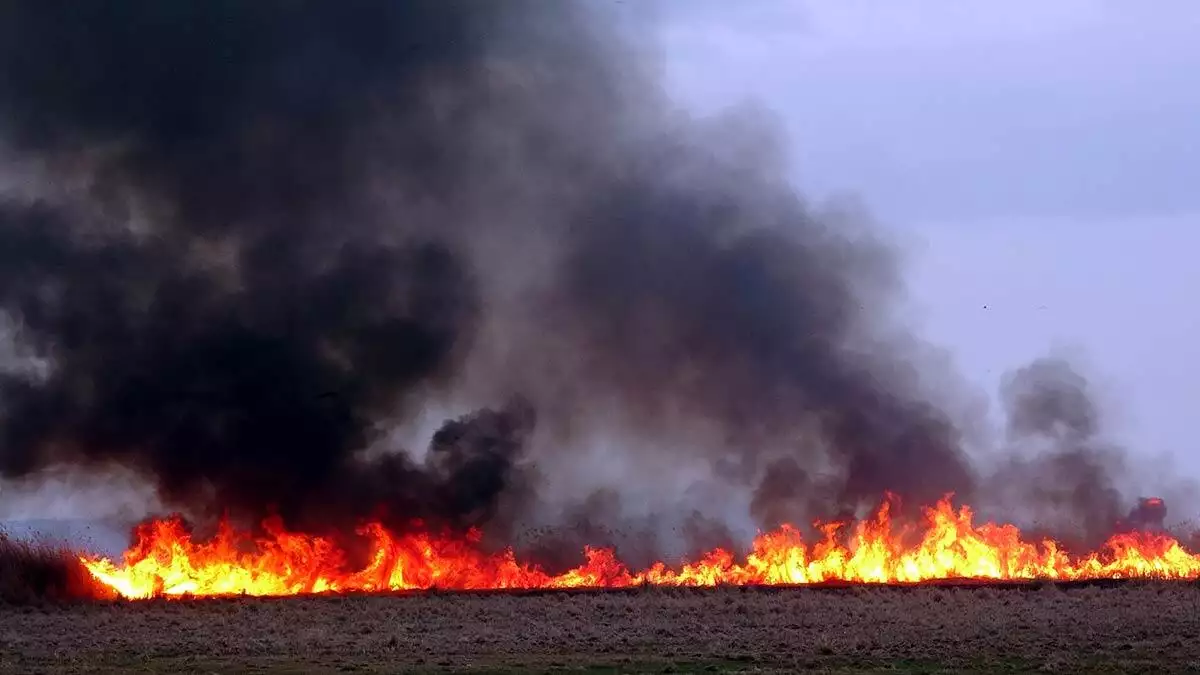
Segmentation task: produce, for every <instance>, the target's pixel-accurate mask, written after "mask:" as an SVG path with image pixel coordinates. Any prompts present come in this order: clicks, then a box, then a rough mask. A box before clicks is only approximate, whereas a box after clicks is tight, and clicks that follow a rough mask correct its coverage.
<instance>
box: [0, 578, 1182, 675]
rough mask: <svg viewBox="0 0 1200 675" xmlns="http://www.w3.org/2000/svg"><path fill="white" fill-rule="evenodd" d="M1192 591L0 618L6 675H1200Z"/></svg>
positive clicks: (390, 604)
mask: <svg viewBox="0 0 1200 675" xmlns="http://www.w3.org/2000/svg"><path fill="white" fill-rule="evenodd" d="M1197 636H1200V586H1197V585H1196V584H1185V583H1178V584H1172V583H1129V584H1123V585H1115V586H1114V585H1109V586H1097V585H1085V586H1075V587H1057V586H1052V585H1042V586H1036V587H1031V586H1015V587H1008V588H997V587H942V588H887V587H876V588H864V587H857V588H837V589H828V588H827V589H812V588H808V589H737V588H717V589H638V590H633V591H629V592H595V593H541V594H474V595H471V594H437V593H423V594H417V595H410V596H341V597H336V596H335V597H307V598H281V599H250V598H236V599H232V598H231V599H213V600H191V601H189V600H182V601H181V600H155V601H147V602H118V603H112V602H110V603H90V604H81V605H74V606H64V605H54V604H40V605H24V606H7V607H2V608H0V672H2V673H38V672H41V673H82V672H103V671H109V672H203V673H210V672H264V671H271V672H297V673H299V672H304V673H318V672H339V671H340V672H371V673H375V672H438V671H446V670H460V671H468V672H502V673H512V672H547V671H559V670H562V671H569V670H575V671H579V672H589V673H597V672H798V671H801V672H802V671H824V672H835V673H848V672H946V673H951V672H1010V673H1011V672H1034V671H1043V672H1056V673H1064V672H1188V671H1194V672H1200V639H1197Z"/></svg>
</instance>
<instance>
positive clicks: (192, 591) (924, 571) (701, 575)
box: [81, 498, 1200, 598]
mask: <svg viewBox="0 0 1200 675" xmlns="http://www.w3.org/2000/svg"><path fill="white" fill-rule="evenodd" d="M848 528H849V529H848ZM264 529H265V531H266V532H267V535H266V536H265V537H262V538H260V539H258V540H256V541H250V540H249V538H248V537H247V536H246V535H244V534H240V533H238V532H236V531H234V530H233V528H231V527H230V526H229V525H228V524H222V526H221V527H220V530H219V531H218V533H217V535H216V536H215V537H213V538H212V539H211V540H209V541H206V542H197V541H194V540H193V539H192V538H191V535H190V534H189V533H188V532H187V530H186V528H185V526H184V524H183V522H182V521H181V520H179V519H177V518H172V519H164V520H155V521H150V522H148V523H145V524H143V525H142V526H141V527H139V529H138V530H137V539H138V540H137V542H136V544H135V545H134V546H133V547H132V548H131V549H130V550H129V551H128V552H126V553H125V555H124V558H123V561H122V562H121V563H120V564H118V563H115V562H113V561H111V560H108V559H105V558H89V557H85V558H81V560H82V562H83V563H84V565H85V566H86V567H87V569H88V570H89V571H90V572H91V573H92V575H93V576H95V577H96V579H97V580H98V581H100V582H101V583H102V584H104V585H105V586H107V587H109V588H111V589H112V590H114V591H115V592H116V593H117V594H119V595H121V596H124V597H126V598H148V597H154V596H179V595H192V596H207V595H232V594H245V595H256V596H267V595H297V594H304V593H323V592H345V591H367V592H371V591H389V590H407V589H429V588H439V589H456V590H471V589H536V588H616V587H624V586H633V585H640V584H651V585H663V586H713V585H717V584H736V585H790V584H811V583H820V582H830V581H845V582H858V583H898V582H900V583H903V582H909V583H912V582H923V581H932V580H945V579H980V580H1023V579H1050V580H1080V579H1101V578H1139V577H1140V578H1146V577H1153V578H1170V579H1196V578H1200V555H1197V554H1194V553H1191V552H1189V551H1187V550H1185V549H1184V548H1183V547H1182V546H1181V545H1180V543H1179V542H1178V541H1177V540H1176V539H1174V538H1173V537H1171V536H1169V535H1166V534H1161V533H1148V532H1133V533H1123V534H1118V535H1114V536H1113V537H1112V538H1111V539H1109V540H1108V542H1107V543H1106V544H1105V546H1104V547H1103V549H1102V550H1101V551H1100V552H1097V553H1092V554H1089V555H1086V556H1082V557H1072V556H1069V555H1068V554H1066V553H1065V552H1063V551H1062V550H1061V549H1060V548H1059V547H1058V545H1056V544H1055V543H1054V542H1053V541H1049V540H1044V541H1041V542H1039V543H1036V544H1035V543H1030V542H1027V541H1024V540H1023V539H1022V538H1021V532H1020V530H1018V529H1017V528H1016V527H1015V526H1013V525H996V524H993V523H984V524H982V525H975V524H974V522H973V514H972V512H971V509H970V508H969V507H966V506H963V507H961V508H958V509H957V510H956V509H955V508H954V506H953V505H952V504H951V501H950V499H949V498H946V499H943V500H941V501H940V502H938V503H937V505H936V506H934V507H932V508H927V509H925V517H924V522H923V523H922V524H921V526H920V527H917V528H911V527H903V526H898V525H897V524H896V523H895V522H894V521H893V518H892V516H891V509H890V506H889V502H887V501H885V502H884V503H883V504H882V505H881V506H880V507H879V509H878V510H877V511H876V512H875V514H874V516H873V517H871V518H870V519H867V520H863V521H860V522H857V523H855V524H853V525H852V526H851V525H850V524H848V523H824V524H821V523H818V529H819V530H820V531H821V533H822V535H823V536H822V537H821V539H820V541H818V542H816V543H815V544H812V545H809V544H806V543H805V542H804V541H803V540H802V538H801V535H800V532H799V531H798V530H797V529H796V528H794V527H791V526H787V525H785V526H783V527H780V528H779V529H777V530H774V531H772V532H767V533H763V534H761V535H759V536H758V537H757V538H756V539H755V540H754V544H753V547H752V549H751V551H750V553H749V554H748V555H747V556H746V558H745V560H744V561H741V562H738V561H737V560H735V556H734V555H733V554H732V553H730V552H728V551H725V550H723V549H715V550H713V551H711V552H709V553H707V554H706V555H704V556H702V557H701V558H700V559H699V560H697V561H695V562H691V563H685V564H681V565H678V566H669V565H667V564H666V563H663V562H658V563H655V564H654V565H652V566H651V567H649V568H648V569H645V570H641V571H632V570H630V569H628V568H627V567H626V566H625V565H624V564H622V563H621V562H620V561H619V560H618V559H617V557H616V554H615V553H614V552H613V551H612V550H610V549H596V548H587V549H585V550H584V555H585V562H584V563H583V564H582V565H580V566H579V567H576V568H575V569H572V570H569V571H567V572H565V573H563V574H558V575H551V574H548V573H546V572H544V571H542V570H541V569H539V568H538V567H536V566H532V565H528V564H524V563H521V562H519V561H518V560H517V559H516V556H515V554H514V553H513V552H512V551H511V550H507V551H504V552H502V553H498V554H487V553H483V552H481V551H480V548H479V546H478V544H479V540H480V534H479V533H478V532H472V533H470V534H469V535H468V536H466V537H465V538H447V537H437V536H434V535H430V534H406V535H403V536H399V535H396V534H394V533H392V532H389V531H388V530H387V529H386V528H384V527H383V526H382V525H380V524H379V523H370V524H367V525H365V526H363V527H362V528H360V529H359V531H358V533H359V534H360V535H362V536H363V537H364V538H365V539H366V541H367V542H368V544H369V551H370V555H369V558H368V560H369V563H368V564H367V565H366V567H364V568H362V569H360V570H357V571H346V554H345V552H344V551H342V550H341V549H340V548H338V546H337V545H336V544H335V543H334V542H333V541H332V540H330V539H326V538H322V537H317V536H311V535H306V534H297V533H293V532H288V531H286V530H285V529H284V528H283V527H282V524H281V523H280V522H279V521H277V520H268V521H267V522H265V523H264ZM846 535H848V536H846ZM904 542H912V543H910V544H905V543H904ZM247 544H250V548H251V549H252V550H246V545H247Z"/></svg>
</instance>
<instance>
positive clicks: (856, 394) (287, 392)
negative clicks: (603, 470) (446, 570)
mask: <svg viewBox="0 0 1200 675" xmlns="http://www.w3.org/2000/svg"><path fill="white" fill-rule="evenodd" d="M642 37H643V36H642V35H641V31H640V30H639V28H638V27H637V26H630V24H629V22H626V21H623V20H622V19H620V18H619V17H615V16H611V15H609V14H605V13H604V11H603V10H601V9H597V8H592V9H585V8H584V7H583V5H582V4H580V3H548V2H524V1H522V0H506V1H505V2H475V1H469V0H406V1H404V2H399V1H397V2H383V1H377V0H342V1H339V2H332V1H325V0H257V1H255V2H246V1H244V0H207V1H205V2H161V1H160V0H126V1H124V2H107V3H77V2H68V1H66V0H10V1H6V2H3V3H0V131H2V137H3V140H4V144H5V145H6V148H7V152H8V155H9V156H10V157H11V158H12V162H11V164H12V171H11V173H12V175H14V176H18V177H23V178H20V179H19V180H18V179H13V180H10V181H8V182H12V183H15V184H17V185H18V187H17V188H14V189H12V190H9V192H8V194H7V195H6V196H5V198H4V202H3V203H2V204H0V310H3V312H4V313H6V314H7V315H8V316H9V318H10V319H11V320H12V321H13V322H14V324H15V325H16V326H17V327H18V328H17V330H16V331H15V336H14V338H13V339H14V340H16V341H17V342H18V344H19V345H20V346H21V348H22V349H25V350H27V351H30V352H32V353H35V354H37V355H39V356H40V357H41V358H43V359H45V360H46V361H48V362H49V363H50V364H51V367H50V368H49V370H48V371H47V372H44V373H31V372H30V371H28V370H18V369H10V370H7V371H5V373H6V374H5V375H3V378H2V379H0V405H2V412H0V473H2V474H3V475H4V476H8V477H21V476H28V475H31V474H34V473H36V472H37V471H39V470H41V469H43V468H45V467H48V466H51V465H54V464H61V463H71V464H79V465H85V466H96V467H98V468H102V467H104V466H108V465H110V464H114V463H116V464H123V465H127V466H131V467H133V468H135V469H137V470H139V471H141V472H143V473H144V474H145V475H146V476H147V477H148V478H150V479H151V480H153V481H154V482H155V484H156V485H157V487H158V489H159V492H160V494H161V495H162V498H163V500H164V501H165V502H166V503H167V504H169V505H171V506H174V507H179V508H184V509H188V510H189V511H191V512H193V513H197V512H198V513H214V514H215V513H222V512H229V513H231V514H233V515H235V516H244V517H248V518H257V517H259V516H261V515H263V514H266V513H269V512H274V513H278V514H280V515H281V516H283V517H284V519H285V520H286V521H287V522H288V524H289V525H291V526H292V527H324V526H329V525H334V526H341V525H344V524H345V523H346V522H347V521H353V520H355V519H359V518H364V517H373V516H378V517H387V518H390V519H393V520H394V521H395V522H409V521H411V520H412V519H421V520H422V521H423V522H425V523H426V524H427V525H428V524H430V523H436V524H443V525H448V526H452V527H462V526H469V525H480V524H489V523H495V522H503V523H506V524H511V523H515V522H516V521H517V519H518V517H519V516H522V515H528V514H529V513H533V512H536V511H537V510H538V509H539V508H542V506H539V505H541V504H542V503H543V501H544V500H543V499H542V496H541V495H542V492H543V491H544V490H545V489H546V487H547V486H548V485H550V484H552V483H553V482H554V481H555V480H557V479H556V478H555V476H556V475H558V474H556V473H555V471H559V470H561V469H562V467H564V466H569V465H571V464H577V463H580V462H583V461H584V455H585V454H586V453H585V452H584V451H583V450H582V448H592V450H590V451H589V452H592V453H593V454H594V453H597V452H599V453H607V454H602V455H601V456H600V457H599V458H597V457H595V456H592V457H591V458H590V459H589V460H588V461H593V462H599V463H600V464H602V465H603V464H608V465H613V466H615V465H621V466H626V467H632V468H631V469H630V470H629V471H628V473H629V474H640V475H641V477H642V478H643V480H645V477H646V476H647V475H649V476H650V477H651V478H653V476H654V475H665V474H655V473H654V472H652V471H648V470H646V469H645V468H644V467H651V466H654V467H659V468H660V469H661V468H662V467H667V468H671V467H675V466H678V467H681V468H687V467H695V466H697V465H699V466H703V467H709V468H710V469H711V468H712V467H718V469H717V474H718V475H717V477H716V478H715V480H717V481H719V482H723V483H728V484H729V485H732V486H734V487H740V488H743V489H744V490H745V491H746V493H747V494H752V495H753V497H752V504H751V510H752V513H753V517H754V518H756V519H757V520H758V522H759V523H761V524H763V525H773V524H775V522H772V521H778V520H782V519H791V520H797V519H804V518H807V517H808V516H810V515H812V514H813V512H814V511H817V510H824V511H825V512H839V513H840V512H842V511H846V510H850V511H852V510H853V509H855V508H859V507H861V506H862V505H863V504H864V503H875V502H876V501H877V500H878V499H879V498H880V496H881V494H882V493H883V492H884V491H885V490H890V491H893V492H896V493H899V494H900V495H901V496H903V497H904V498H905V499H906V503H912V504H921V503H927V502H930V501H932V500H934V499H937V498H939V497H941V496H942V495H943V494H944V493H947V492H955V493H956V494H958V495H959V496H960V497H963V498H969V497H970V495H971V493H972V490H973V489H974V487H975V485H976V477H975V475H974V472H973V471H972V469H971V465H970V462H969V461H968V459H967V456H966V454H965V453H964V452H963V451H962V449H961V446H962V442H961V441H962V439H961V436H960V433H959V430H958V428H957V427H956V424H955V421H954V420H953V419H951V418H950V416H949V415H948V414H946V413H945V412H943V411H942V410H940V409H939V407H938V406H936V405H934V404H933V403H932V402H931V401H930V400H928V397H926V396H924V395H922V394H921V393H920V392H921V391H922V388H923V387H926V386H927V385H928V383H927V382H924V383H923V382H922V381H921V378H922V377H923V376H925V373H922V372H921V371H920V363H919V358H917V356H916V352H915V351H914V350H912V349H910V348H909V347H908V346H906V345H911V344H915V343H916V342H917V341H916V340H915V339H914V338H913V337H912V336H910V335H907V334H906V333H905V330H904V327H903V322H902V321H899V320H898V319H897V317H895V316H894V315H893V314H894V312H893V311H892V308H893V307H894V306H895V305H894V304H893V303H894V301H896V300H898V299H900V289H899V286H900V283H899V280H900V277H901V275H900V272H899V269H898V265H897V261H896V260H895V259H894V256H893V254H892V252H891V251H890V249H889V247H888V246H886V245H885V244H884V243H882V242H880V241H877V240H875V239H874V238H873V237H872V236H871V233H870V230H869V229H868V228H863V227H858V226H852V224H848V223H847V222H844V221H843V220H839V219H836V218H834V219H829V218H826V217H824V216H822V215H820V214H817V213H816V212H814V211H813V210H812V209H810V208H809V207H808V206H806V205H805V203H804V202H803V201H802V200H801V199H800V198H798V197H797V196H796V195H795V194H794V192H793V190H792V188H791V186H790V185H789V184H788V181H787V179H786V167H785V166H784V165H783V163H782V162H780V161H778V157H777V156H776V155H775V154H774V153H773V151H772V148H774V147H776V146H778V145H779V139H777V138H775V136H774V135H772V133H771V131H770V129H765V128H763V127H762V126H760V125H758V124H757V123H756V122H755V120H754V119H750V118H747V119H748V121H749V123H748V124H746V123H742V122H743V121H745V120H741V121H739V120H740V118H730V119H729V120H726V122H701V121H697V120H692V119H689V118H687V117H686V116H683V115H682V114H681V113H679V112H678V111H677V110H675V109H674V108H673V107H672V106H671V105H670V103H669V101H668V100H667V96H666V95H665V94H664V92H663V90H662V87H661V83H660V82H658V80H657V78H656V75H655V67H654V64H653V62H652V52H653V50H652V49H648V48H647V47H648V46H647V44H646V43H645V42H644V41H643V40H642ZM30 167H32V168H30ZM464 400H466V401H470V402H471V403H472V404H475V405H479V406H481V407H484V410H482V411H480V412H478V413H475V414H473V415H469V416H467V417H465V418H463V419H459V420H456V421H452V422H449V423H447V425H446V426H445V427H443V428H442V429H441V430H440V431H438V432H437V434H436V435H435V436H434V437H433V439H432V442H431V443H430V447H429V448H428V451H427V452H426V453H425V456H424V457H421V456H420V453H412V452H408V451H406V449H402V448H395V447H390V445H389V441H388V439H389V438H392V436H390V435H389V430H391V429H394V428H396V427H404V426H405V425H406V424H412V423H414V420H416V419H417V418H418V417H420V416H421V415H422V414H426V413H425V412H424V411H425V408H426V407H427V406H428V405H430V404H431V402H438V401H440V402H446V401H464ZM1066 403H1069V402H1066ZM1066 412H1068V413H1070V415H1068V416H1067V418H1066V419H1067V421H1068V422H1071V423H1075V422H1076V421H1078V420H1077V419H1076V418H1077V416H1078V414H1081V413H1078V412H1077V411H1070V410H1067V411H1066ZM1085 412H1086V411H1085ZM1018 417H1019V418H1020V419H1021V420H1022V421H1020V424H1021V425H1034V426H1036V425H1038V424H1040V421H1039V419H1038V418H1037V416H1036V415H1035V414H1034V413H1033V411H1032V409H1031V411H1030V413H1029V414H1028V415H1025V416H1024V417H1021V416H1020V415H1019V416H1018ZM1056 433H1057V432H1056ZM610 434H617V435H618V436H619V437H620V438H638V439H642V441H643V442H642V443H640V444H639V446H638V447H639V448H653V450H639V451H636V452H635V451H629V452H621V451H617V450H612V448H613V447H615V445H617V444H614V443H609V444H607V445H604V446H603V447H604V448H605V449H604V450H594V448H595V447H597V446H596V443H595V441H596V439H599V438H604V437H606V436H608V435H610ZM407 450H412V449H407ZM1073 466H1074V465H1073ZM781 472H783V473H781ZM590 490H591V488H582V487H581V488H580V493H579V494H578V495H576V496H577V497H578V499H577V500H576V503H577V504H580V505H586V504H588V503H589V502H588V499H589V495H590V494H591V492H590ZM567 492H570V490H567ZM618 510H619V509H618ZM614 517H615V516H614ZM695 522H705V521H703V520H699V521H695ZM701 529H704V530H706V531H710V534H709V535H706V536H707V537H709V538H711V536H717V535H719V536H724V534H723V533H722V532H721V531H720V528H717V529H716V530H713V529H712V528H701ZM713 532H715V533H717V534H716V535H713V534H712V533H713Z"/></svg>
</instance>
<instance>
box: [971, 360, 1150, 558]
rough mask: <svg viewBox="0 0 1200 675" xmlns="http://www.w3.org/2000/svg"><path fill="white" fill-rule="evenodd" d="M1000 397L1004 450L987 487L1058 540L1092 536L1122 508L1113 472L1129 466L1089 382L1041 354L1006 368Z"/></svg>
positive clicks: (1123, 488)
mask: <svg viewBox="0 0 1200 675" xmlns="http://www.w3.org/2000/svg"><path fill="white" fill-rule="evenodd" d="M1001 399H1002V401H1003V402H1004V405H1005V410H1006V413H1007V420H1008V427H1007V444H1008V452H1006V453H1005V454H1004V456H1003V459H1002V461H1001V463H1000V464H999V467H998V468H997V470H996V471H995V473H994V474H992V475H991V476H990V477H989V480H990V481H991V483H992V489H991V490H989V492H990V493H991V494H992V495H993V496H995V497H996V498H997V499H999V500H1000V501H1001V503H1003V504H1004V505H1005V508H1006V510H1008V511H1010V512H1023V513H1025V514H1028V515H1033V516H1035V517H1036V518H1038V519H1039V521H1040V522H1039V523H1038V525H1039V527H1040V528H1041V529H1043V530H1044V531H1046V532H1047V533H1050V534H1052V535H1053V536H1054V537H1055V538H1056V539H1058V540H1060V541H1066V542H1067V543H1071V544H1076V545H1079V546H1089V547H1090V546H1094V545H1096V544H1098V543H1100V542H1101V541H1102V540H1103V539H1104V538H1105V537H1106V536H1108V535H1109V534H1111V533H1112V532H1113V531H1114V528H1116V527H1117V526H1118V523H1120V522H1121V521H1122V519H1123V518H1124V517H1125V515H1126V510H1127V509H1128V505H1127V503H1126V500H1125V498H1124V496H1123V495H1124V493H1125V492H1127V489H1128V485H1120V484H1119V478H1120V477H1122V476H1129V475H1130V474H1131V472H1132V469H1133V467H1130V466H1129V465H1128V455H1127V453H1126V451H1125V449H1124V448H1122V447H1120V446H1119V445H1118V444H1116V443H1115V442H1113V441H1112V440H1110V439H1109V438H1107V437H1106V435H1105V434H1106V431H1107V430H1105V429H1104V428H1103V425H1102V424H1101V420H1102V417H1103V416H1102V412H1101V410H1100V407H1099V405H1098V404H1097V402H1096V396H1095V388H1094V385H1093V384H1092V383H1091V382H1090V381H1089V380H1088V378H1086V377H1085V376H1084V375H1083V374H1081V373H1080V372H1079V371H1078V370H1077V369H1076V368H1075V367H1073V366H1072V365H1071V363H1070V362H1068V361H1066V360H1065V359H1063V358H1058V357H1046V358H1041V359H1038V360H1036V361H1034V362H1032V363H1030V364H1029V365H1027V366H1024V367H1022V368H1019V369H1016V370H1014V371H1012V372H1011V373H1009V374H1008V375H1007V376H1006V377H1005V379H1004V383H1003V385H1002V387H1001Z"/></svg>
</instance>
